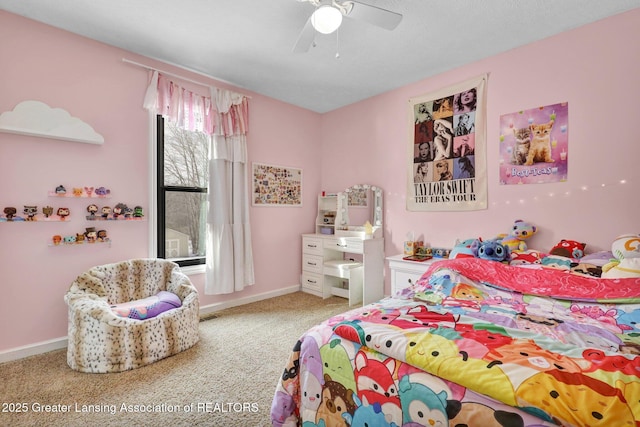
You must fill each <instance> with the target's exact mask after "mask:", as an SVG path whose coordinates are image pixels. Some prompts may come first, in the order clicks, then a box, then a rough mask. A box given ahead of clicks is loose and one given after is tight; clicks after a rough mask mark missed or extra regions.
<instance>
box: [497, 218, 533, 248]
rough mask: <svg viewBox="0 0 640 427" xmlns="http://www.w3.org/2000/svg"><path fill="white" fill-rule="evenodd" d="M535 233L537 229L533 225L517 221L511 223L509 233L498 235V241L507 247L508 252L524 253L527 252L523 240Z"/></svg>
mask: <svg viewBox="0 0 640 427" xmlns="http://www.w3.org/2000/svg"><path fill="white" fill-rule="evenodd" d="M537 231H538V229H537V228H536V227H535V226H534V225H533V224H531V223H528V222H526V221H523V220H521V219H518V220H516V221H515V222H514V223H513V227H512V228H511V233H509V234H506V235H505V234H501V235H499V236H498V241H499V242H500V243H502V244H503V245H504V246H507V247H508V248H509V250H510V251H520V252H524V251H526V250H527V244H526V243H525V240H527V239H529V238H530V237H531V236H533V235H534V234H536V232H537Z"/></svg>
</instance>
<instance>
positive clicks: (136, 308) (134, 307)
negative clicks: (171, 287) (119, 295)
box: [111, 291, 182, 320]
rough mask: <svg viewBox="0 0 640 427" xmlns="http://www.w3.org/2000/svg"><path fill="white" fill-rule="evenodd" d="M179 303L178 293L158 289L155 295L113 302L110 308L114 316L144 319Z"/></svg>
mask: <svg viewBox="0 0 640 427" xmlns="http://www.w3.org/2000/svg"><path fill="white" fill-rule="evenodd" d="M181 305H182V301H180V297H178V295H176V294H174V293H171V292H167V291H160V292H158V293H157V294H156V295H154V296H151V297H148V298H143V299H139V300H134V301H130V302H125V303H122V304H114V305H112V306H111V310H112V311H113V312H114V313H115V314H116V316H120V317H128V318H130V319H138V320H144V319H151V318H152V317H156V316H158V315H159V314H160V313H164V312H165V311H168V310H171V309H174V308H178V307H180V306H181Z"/></svg>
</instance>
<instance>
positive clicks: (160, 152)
mask: <svg viewBox="0 0 640 427" xmlns="http://www.w3.org/2000/svg"><path fill="white" fill-rule="evenodd" d="M156 135H157V137H156V140H157V146H156V156H157V159H156V165H157V167H156V173H157V174H156V180H157V181H156V182H157V195H156V198H157V212H158V217H157V230H156V231H157V234H156V235H157V256H158V258H164V259H166V240H165V239H166V225H167V221H166V217H165V215H166V213H165V206H166V200H167V199H166V193H168V192H182V193H207V191H208V189H207V188H202V187H181V186H176V185H165V184H164V117H162V116H161V115H160V114H158V115H156ZM171 260H172V261H173V262H175V263H176V264H178V265H179V266H180V267H189V266H195V265H204V264H206V256H202V257H190V258H187V259H173V258H171Z"/></svg>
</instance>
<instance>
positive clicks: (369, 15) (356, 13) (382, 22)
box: [345, 1, 402, 30]
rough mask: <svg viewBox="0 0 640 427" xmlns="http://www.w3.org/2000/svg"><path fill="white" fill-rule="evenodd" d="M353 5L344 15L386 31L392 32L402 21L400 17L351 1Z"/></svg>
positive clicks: (385, 10) (390, 12)
mask: <svg viewBox="0 0 640 427" xmlns="http://www.w3.org/2000/svg"><path fill="white" fill-rule="evenodd" d="M345 3H353V7H352V8H351V11H350V12H349V13H348V14H347V15H346V16H348V17H349V18H352V19H357V20H359V21H364V22H368V23H369V24H373V25H376V26H378V27H381V28H384V29H386V30H393V29H394V28H396V27H397V26H398V24H399V23H400V21H402V15H401V14H399V13H396V12H392V11H390V10H387V9H382V8H380V7H376V6H371V5H370V4H365V3H360V2H358V1H351V2H345Z"/></svg>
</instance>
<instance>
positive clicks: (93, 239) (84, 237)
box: [51, 227, 109, 246]
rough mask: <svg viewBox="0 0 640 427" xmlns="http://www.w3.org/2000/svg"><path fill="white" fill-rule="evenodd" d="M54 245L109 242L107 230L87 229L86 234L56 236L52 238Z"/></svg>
mask: <svg viewBox="0 0 640 427" xmlns="http://www.w3.org/2000/svg"><path fill="white" fill-rule="evenodd" d="M51 239H52V241H53V245H54V246H58V245H61V244H62V245H80V244H84V243H106V242H109V238H108V237H107V230H96V228H95V227H87V228H86V229H85V232H84V233H76V234H75V235H73V234H72V235H69V236H61V235H59V234H56V235H55V236H53V237H52V238H51Z"/></svg>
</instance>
